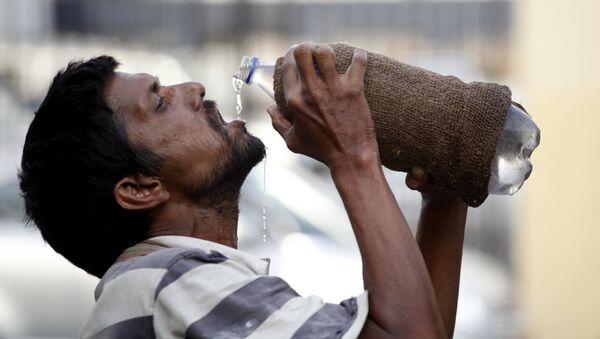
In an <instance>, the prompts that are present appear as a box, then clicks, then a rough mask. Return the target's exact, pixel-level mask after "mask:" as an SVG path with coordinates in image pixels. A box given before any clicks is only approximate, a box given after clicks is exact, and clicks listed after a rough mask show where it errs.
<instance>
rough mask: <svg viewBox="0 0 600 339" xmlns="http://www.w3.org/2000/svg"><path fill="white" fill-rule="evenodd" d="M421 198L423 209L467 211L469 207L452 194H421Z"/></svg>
mask: <svg viewBox="0 0 600 339" xmlns="http://www.w3.org/2000/svg"><path fill="white" fill-rule="evenodd" d="M421 197H422V207H423V208H436V209H440V208H443V209H459V210H461V209H464V210H466V209H467V208H468V207H469V206H468V205H467V204H466V203H465V202H464V201H463V200H462V199H461V198H459V197H458V196H456V195H453V194H450V193H449V194H442V195H434V194H421Z"/></svg>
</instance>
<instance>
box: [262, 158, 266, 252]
mask: <svg viewBox="0 0 600 339" xmlns="http://www.w3.org/2000/svg"><path fill="white" fill-rule="evenodd" d="M266 202H267V156H266V155H265V159H264V160H263V200H262V232H263V242H267V204H266Z"/></svg>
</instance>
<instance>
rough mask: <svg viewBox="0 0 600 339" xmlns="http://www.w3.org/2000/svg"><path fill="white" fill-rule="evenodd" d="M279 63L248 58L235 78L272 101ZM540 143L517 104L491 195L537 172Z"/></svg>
mask: <svg viewBox="0 0 600 339" xmlns="http://www.w3.org/2000/svg"><path fill="white" fill-rule="evenodd" d="M274 73H275V63H274V62H265V61H263V60H260V59H259V58H258V57H255V56H244V57H243V58H242V62H241V64H240V69H239V70H238V71H237V72H236V73H235V74H234V75H233V77H234V78H236V79H240V80H242V81H243V82H244V83H245V84H247V85H256V86H258V87H260V88H261V89H262V90H263V91H264V92H265V93H266V94H267V95H268V96H269V97H271V99H273V100H275V94H274V92H273V74H274ZM539 143H540V129H539V127H538V126H537V124H536V123H535V122H534V121H533V119H532V118H531V116H530V115H529V114H527V113H526V112H525V111H524V110H523V109H522V108H521V107H520V106H519V105H518V104H515V103H513V104H512V105H511V106H510V107H509V109H508V112H507V114H506V123H505V125H504V129H503V130H502V133H501V135H500V138H499V139H498V143H497V144H496V153H495V155H494V159H493V161H492V168H491V176H490V182H489V183H488V193H489V194H496V195H513V194H515V193H516V192H517V191H518V190H519V189H520V188H521V186H523V183H524V182H525V180H527V178H529V175H530V174H531V171H532V169H533V165H532V164H531V159H530V157H531V154H532V153H533V151H534V150H535V148H536V147H537V146H538V145H539Z"/></svg>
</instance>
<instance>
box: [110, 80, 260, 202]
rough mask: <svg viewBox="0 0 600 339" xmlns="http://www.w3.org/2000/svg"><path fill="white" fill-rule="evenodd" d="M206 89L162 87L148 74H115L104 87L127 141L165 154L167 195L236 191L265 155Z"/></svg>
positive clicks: (197, 85) (189, 85)
mask: <svg viewBox="0 0 600 339" xmlns="http://www.w3.org/2000/svg"><path fill="white" fill-rule="evenodd" d="M204 94H205V89H204V86H202V84H200V83H192V82H188V83H183V84H179V85H174V86H162V85H161V84H160V83H159V82H158V79H157V78H155V77H153V76H150V75H148V74H127V73H116V74H115V76H113V77H112V79H111V80H110V81H109V82H108V84H107V86H106V88H105V95H106V100H107V102H108V104H109V106H110V107H111V108H112V109H113V111H115V112H117V114H122V115H123V116H124V118H125V121H126V126H127V133H128V137H129V140H130V142H131V143H132V144H133V145H137V146H142V147H145V148H146V149H149V150H151V151H153V152H154V153H156V154H157V155H159V156H161V157H162V158H163V159H164V163H163V168H162V175H161V179H162V181H163V183H164V185H165V187H167V189H168V190H169V191H170V192H171V194H177V193H181V194H182V195H184V196H187V197H188V198H189V197H192V198H194V197H201V196H203V195H207V194H208V195H209V194H211V193H216V194H219V193H225V191H227V190H232V189H233V190H239V187H240V186H241V184H242V182H243V180H244V179H245V177H246V175H247V174H248V172H249V171H250V169H252V167H254V165H256V164H257V163H258V162H260V160H262V158H263V157H264V145H263V143H262V142H261V141H260V140H259V139H258V138H256V137H254V136H252V135H250V134H249V133H248V132H247V131H246V128H245V124H244V122H242V121H239V120H234V121H232V122H230V123H226V122H225V121H224V120H223V118H222V117H221V115H220V113H219V111H218V109H217V107H216V104H215V103H214V102H212V101H208V100H206V101H205V100H204ZM215 198H216V197H215Z"/></svg>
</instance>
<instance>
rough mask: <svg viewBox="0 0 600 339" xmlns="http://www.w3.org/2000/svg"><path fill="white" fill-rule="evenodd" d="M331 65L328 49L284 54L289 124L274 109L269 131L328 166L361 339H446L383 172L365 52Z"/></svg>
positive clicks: (305, 46)
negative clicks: (357, 299) (354, 270)
mask: <svg viewBox="0 0 600 339" xmlns="http://www.w3.org/2000/svg"><path fill="white" fill-rule="evenodd" d="M315 62H316V63H317V64H318V66H319V73H318V74H317V72H316V71H315V67H314V63H315ZM334 65H335V62H334V54H333V51H332V50H331V48H329V47H327V46H318V47H313V45H311V44H302V45H300V46H298V47H296V48H295V49H294V50H293V51H292V52H288V54H287V55H286V58H285V62H284V66H283V67H284V68H283V83H284V87H285V91H286V101H287V105H288V107H289V108H290V109H291V110H292V112H293V114H294V115H293V119H294V120H293V122H292V121H290V120H288V119H287V118H286V117H285V116H284V115H283V114H282V112H281V111H280V110H279V109H278V108H277V107H274V106H272V107H270V108H269V113H270V114H271V116H272V119H273V126H274V128H275V129H276V130H277V131H278V132H279V133H280V134H281V135H282V137H283V138H284V140H285V141H286V144H287V145H288V148H290V150H292V151H294V152H296V153H301V154H305V155H308V156H310V157H312V158H314V159H317V160H319V161H321V162H323V163H325V164H326V165H327V166H328V167H329V168H330V171H331V175H332V178H333V180H334V182H335V185H336V187H337V189H338V191H339V193H340V195H341V197H342V200H343V201H344V205H345V207H346V210H347V212H348V216H349V218H350V221H351V223H352V228H353V230H354V233H355V236H356V239H357V242H358V246H359V249H360V252H361V255H362V260H363V279H364V284H365V288H366V289H367V290H368V291H369V316H368V319H367V322H366V323H365V326H364V328H363V331H362V333H361V337H363V338H398V337H402V338H442V337H445V332H444V327H443V323H442V320H441V317H440V313H439V309H438V306H437V302H436V298H435V294H434V290H433V287H432V285H431V281H430V278H429V274H428V273H427V269H426V267H425V263H424V260H423V257H422V256H421V252H420V251H419V249H418V246H417V244H416V242H415V240H414V238H413V236H412V234H411V232H410V229H409V227H408V225H407V223H406V220H405V219H404V216H403V215H402V212H401V210H400V208H399V207H398V204H397V203H396V200H395V198H394V196H393V194H392V192H391V190H390V188H389V186H388V183H387V181H386V179H385V177H384V176H383V172H382V169H381V163H380V160H379V151H378V147H377V143H376V139H375V129H374V126H373V120H372V118H371V115H370V111H369V107H368V104H367V101H366V98H365V96H364V92H363V77H364V72H365V66H366V52H364V51H363V50H357V51H355V55H354V58H353V61H352V64H351V66H350V68H349V69H348V71H347V72H346V73H345V74H337V72H336V71H335V67H334Z"/></svg>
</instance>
